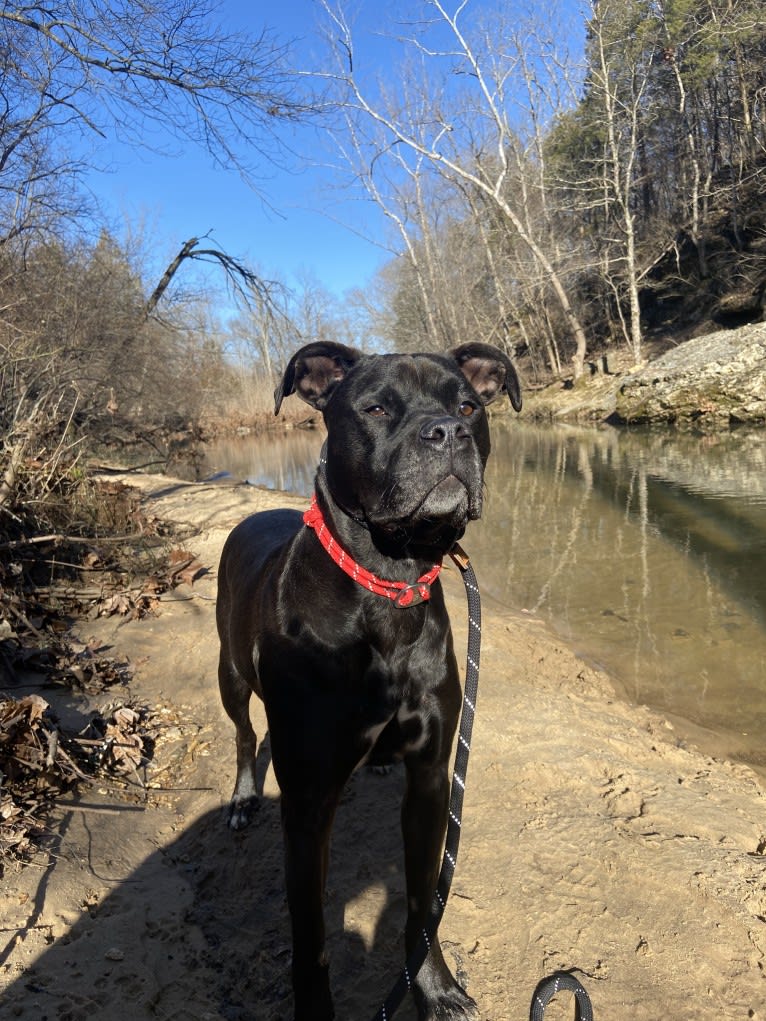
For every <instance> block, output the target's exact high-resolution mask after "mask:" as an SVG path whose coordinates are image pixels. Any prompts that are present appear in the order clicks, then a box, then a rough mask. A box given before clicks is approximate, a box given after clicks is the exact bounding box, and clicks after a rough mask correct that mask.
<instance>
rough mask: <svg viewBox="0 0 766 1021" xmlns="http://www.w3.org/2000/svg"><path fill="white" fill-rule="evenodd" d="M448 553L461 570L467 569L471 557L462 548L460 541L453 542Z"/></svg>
mask: <svg viewBox="0 0 766 1021" xmlns="http://www.w3.org/2000/svg"><path fill="white" fill-rule="evenodd" d="M449 555H450V557H451V558H452V560H454V562H455V563H456V564H457V566H458V567H459V568H460V570H461V571H467V570H468V567H469V565H470V563H471V559H470V557H469V556H468V554H467V553H466V551H465V550H464V549H463V547H462V546H461V545H460V543H458V542H456V543H455V545H454V546H453V547H452V549H451V550H450V551H449Z"/></svg>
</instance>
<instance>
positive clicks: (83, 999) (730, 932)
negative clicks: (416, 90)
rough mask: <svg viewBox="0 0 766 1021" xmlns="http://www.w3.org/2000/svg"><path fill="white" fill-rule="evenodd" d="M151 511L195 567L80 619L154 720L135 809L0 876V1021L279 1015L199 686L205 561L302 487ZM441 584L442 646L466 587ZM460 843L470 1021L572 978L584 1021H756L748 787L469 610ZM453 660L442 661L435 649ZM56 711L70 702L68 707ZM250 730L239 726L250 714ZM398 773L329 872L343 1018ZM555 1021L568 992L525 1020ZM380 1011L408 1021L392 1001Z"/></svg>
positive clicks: (370, 1003) (279, 973)
mask: <svg viewBox="0 0 766 1021" xmlns="http://www.w3.org/2000/svg"><path fill="white" fill-rule="evenodd" d="M144 485H145V486H146V487H147V501H148V506H149V508H150V509H151V512H152V513H154V514H156V515H158V516H161V517H168V518H172V519H173V520H176V521H185V522H188V523H189V524H190V525H193V526H195V528H197V529H199V534H198V536H197V538H195V539H193V540H189V542H188V544H187V545H188V546H190V548H192V549H193V550H194V552H196V553H197V554H198V556H199V558H200V559H201V560H202V562H203V563H205V564H207V565H209V566H210V567H211V568H212V570H211V572H210V573H209V574H208V575H207V576H206V577H204V578H202V579H201V580H200V581H198V582H197V583H196V584H195V585H194V588H193V589H189V588H186V589H184V588H183V587H182V588H181V589H179V590H176V592H175V593H174V598H172V599H168V600H167V601H165V602H163V604H162V609H161V613H160V615H159V616H158V617H156V618H151V619H148V620H144V621H136V622H131V623H129V624H125V625H123V626H120V625H119V624H117V623H115V622H114V621H113V620H106V621H99V622H96V624H95V625H92V626H89V627H87V628H86V629H85V631H84V633H83V635H82V637H88V636H89V635H91V634H94V635H97V637H98V638H99V639H100V640H102V641H104V642H108V643H109V644H110V645H112V646H113V647H114V650H115V651H119V652H120V653H124V654H127V655H128V656H129V657H130V659H131V661H132V663H133V665H134V668H135V677H134V681H133V683H132V695H133V696H134V697H135V698H137V699H138V700H139V701H144V702H147V703H149V704H151V705H152V706H154V707H155V709H156V710H157V711H158V712H160V713H162V712H163V711H165V713H166V717H167V720H168V724H167V727H166V728H165V729H164V732H163V734H162V738H161V740H160V741H159V742H158V746H157V751H156V755H155V760H154V764H153V768H152V770H151V771H150V774H149V775H150V780H151V782H152V783H153V784H155V785H156V787H155V789H153V790H152V791H151V792H150V795H149V799H148V803H142V802H139V803H136V802H135V801H134V802H133V803H131V802H128V801H126V800H125V799H123V798H120V797H119V796H117V795H116V794H115V793H114V792H112V791H109V790H108V789H106V788H104V789H103V790H102V791H99V790H98V789H94V790H92V791H91V792H89V793H88V794H87V795H86V796H85V798H84V799H83V803H82V804H80V805H72V806H71V807H66V808H62V809H61V810H60V811H59V812H58V813H57V815H56V817H55V819H54V823H55V826H56V828H57V831H58V834H59V836H58V839H57V848H56V852H55V855H54V857H53V859H52V861H51V863H50V865H49V866H48V867H46V868H28V869H25V870H24V871H23V872H21V873H20V874H17V875H11V876H7V877H6V879H5V881H4V883H3V886H2V887H0V919H1V920H2V921H1V923H0V929H2V940H1V941H0V962H2V970H0V989H2V999H0V1015H1V1016H2V1017H3V1018H6V1017H7V1018H15V1017H18V1018H25V1019H30V1021H32V1019H34V1021H44V1019H46V1018H48V1019H50V1021H53V1019H57V1021H81V1019H82V1021H84V1019H86V1018H88V1019H93V1018H104V1019H110V1021H122V1019H125V1021H127V1019H131V1021H136V1019H138V1021H141V1019H144V1018H159V1019H163V1021H169V1019H189V1021H203V1019H204V1021H217V1019H227V1021H235V1019H237V1021H238V1019H242V1021H245V1019H250V1021H288V1019H289V1018H290V1017H291V1014H290V1000H289V995H288V993H289V958H290V950H289V934H288V926H287V918H286V909H285V903H284V895H283V885H282V866H281V838H280V831H279V809H278V804H277V797H278V792H277V789H276V786H275V782H274V777H273V773H272V771H271V769H270V767H269V763H268V754H267V751H268V749H267V747H266V749H265V755H264V757H263V761H262V762H261V774H262V776H263V788H264V799H263V805H262V807H261V810H260V813H259V816H258V818H257V821H256V823H255V825H254V826H252V827H251V828H250V830H249V831H247V832H245V833H244V834H241V835H233V834H231V833H229V832H228V831H227V829H226V828H225V826H224V825H223V813H224V806H225V804H226V801H227V800H228V797H229V794H230V791H231V787H232V785H233V775H234V744H233V732H232V728H231V725H230V724H229V722H228V720H227V719H226V718H225V716H224V714H223V710H222V709H221V708H220V706H219V702H218V697H217V690H216V684H215V664H216V656H217V647H216V641H215V628H214V619H213V618H214V613H213V611H214V599H215V566H216V564H217V559H218V554H219V551H220V548H221V545H222V543H223V540H224V538H225V536H226V534H227V532H228V530H229V529H230V527H231V526H232V525H233V524H235V523H236V521H238V520H239V519H240V518H241V517H242V516H244V514H246V513H248V512H249V511H251V510H255V509H258V508H262V507H266V506H274V505H277V504H285V503H290V504H292V505H293V506H299V507H302V506H303V501H296V500H292V499H291V498H284V497H281V496H276V495H274V494H267V493H264V492H262V491H259V490H255V489H252V488H249V487H244V486H232V487H226V486H220V487H216V486H189V485H181V486H178V487H176V486H174V485H172V484H169V483H168V480H166V479H147V480H145V482H144ZM461 589H462V586H461V585H460V581H459V579H458V578H457V577H456V576H455V574H454V572H453V575H452V577H451V578H448V579H447V590H448V593H449V595H450V600H451V606H452V618H453V623H454V625H455V633H456V641H457V646H458V649H459V650H460V649H461V648H463V647H464V645H463V643H464V640H465V626H464V616H465V613H464V598H463V595H462V590H461ZM483 634H484V646H483V649H482V680H481V688H480V697H479V706H478V716H477V720H476V725H475V728H474V741H473V751H472V756H471V763H470V768H469V774H468V791H467V796H466V806H465V818H464V827H463V842H462V846H461V854H460V861H459V863H458V869H457V875H456V878H455V882H454V886H453V895H452V897H451V900H450V903H449V905H448V907H447V912H446V916H445V919H444V922H443V924H442V930H441V934H442V941H443V944H444V946H445V948H446V952H447V955H448V956H449V957H451V958H452V959H453V961H454V962H455V964H456V967H457V970H458V971H459V973H460V974H461V975H462V976H463V977H464V979H465V982H466V983H467V986H468V989H469V991H470V992H471V993H472V995H473V996H474V997H475V999H476V1000H477V1001H478V1003H479V1005H480V1016H481V1018H482V1019H483V1021H490V1019H491V1021H525V1019H526V1018H527V1016H528V1011H529V1001H530V997H531V993H532V990H533V988H534V986H535V984H536V983H537V981H538V980H539V979H540V978H541V977H542V976H543V974H546V973H548V972H550V971H552V970H555V969H556V968H578V969H580V970H581V971H582V973H584V981H585V984H586V985H587V986H588V989H589V991H590V993H591V996H592V999H593V1004H594V1010H595V1016H596V1019H597V1021H617V1019H631V1021H659V1019H669V1021H687V1019H688V1021H692V1019H694V1021H705V1019H710V1021H713V1019H716V1021H720V1019H729V1018H731V1019H734V1018H737V1019H747V1018H750V1019H753V1018H754V1019H761V1021H764V1019H766V980H765V979H764V953H765V952H766V855H765V854H764V851H765V850H766V799H765V798H764V792H763V790H762V789H761V787H760V786H759V784H758V782H757V780H756V777H755V776H754V774H753V773H752V772H751V771H750V770H749V769H747V768H746V767H744V766H738V765H732V764H730V763H726V762H719V761H716V760H714V759H711V758H710V757H708V756H705V755H702V754H700V753H699V752H697V751H695V750H694V749H691V748H684V747H683V746H682V743H681V742H679V741H678V740H677V738H676V735H675V732H674V731H673V729H672V728H671V727H670V725H669V724H667V723H666V722H665V721H664V720H663V719H662V718H661V717H659V716H657V715H656V714H653V713H651V712H649V711H648V710H645V709H641V708H635V707H630V706H627V705H624V704H622V703H620V702H619V701H617V700H616V699H615V698H614V695H613V690H612V687H611V685H610V683H609V681H608V679H607V678H606V677H604V676H603V675H601V674H599V673H598V672H596V671H594V670H592V669H590V668H589V667H587V666H586V665H584V664H583V663H582V662H581V661H580V660H578V659H577V658H576V657H575V656H574V655H573V654H572V653H571V652H569V651H568V650H566V649H565V648H562V646H561V645H560V644H558V643H557V642H556V640H555V639H553V638H552V637H551V636H550V635H549V634H548V633H546V631H545V630H544V628H543V626H542V625H541V624H540V623H538V622H536V621H535V620H533V619H530V618H517V617H515V616H511V615H508V614H507V613H505V612H503V611H501V610H498V609H497V608H493V607H491V606H490V607H487V606H485V608H484V628H483ZM461 655H462V654H461V653H459V657H460V656H461ZM64 708H66V710H67V711H69V712H73V713H76V712H77V711H78V709H79V707H78V705H77V704H76V703H75V702H74V701H73V702H72V704H70V705H69V706H67V707H64ZM255 716H256V720H257V729H258V732H259V734H263V732H264V725H263V717H262V714H261V711H260V707H258V708H257V709H256V710H255ZM401 785H402V776H401V774H400V773H399V772H396V771H395V772H394V773H393V774H392V775H391V776H389V777H378V776H374V775H372V774H369V773H367V772H360V773H359V774H357V775H355V777H354V778H353V780H352V782H351V783H350V785H349V789H348V791H347V794H346V796H345V799H344V803H343V805H342V807H341V811H340V813H339V818H338V823H337V826H336V830H335V840H334V847H333V855H334V857H333V863H332V870H331V875H330V881H329V891H328V901H327V911H328V919H329V926H328V928H329V931H330V933H331V938H330V952H331V961H332V982H333V988H334V991H335V997H336V1007H337V1013H338V1018H339V1021H366V1019H367V1018H369V1017H371V1016H372V1014H373V1013H374V1011H375V1009H376V1008H377V1007H378V1005H379V1003H380V1002H381V1000H382V998H383V996H384V995H385V993H386V992H387V990H388V987H389V985H390V983H391V981H392V980H393V977H394V976H395V974H396V971H397V969H398V968H399V966H400V963H401V953H402V951H401V944H400V928H401V924H402V920H403V916H404V910H405V903H404V887H403V876H402V863H401V852H400V839H399V834H398V802H399V798H400V795H401ZM548 1016H549V1017H550V1018H551V1021H557V1019H560V1018H565V1017H566V1018H571V1016H572V1008H571V1001H569V1002H566V1001H564V1000H562V1002H561V1003H560V1004H557V1005H553V1006H552V1007H551V1009H550V1010H549V1015H548ZM397 1017H400V1018H402V1021H413V1019H414V1017H415V1015H414V1012H413V1011H412V1008H411V1007H410V1006H409V1005H407V1006H406V1007H404V1008H402V1010H401V1011H400V1012H399V1014H398V1015H397Z"/></svg>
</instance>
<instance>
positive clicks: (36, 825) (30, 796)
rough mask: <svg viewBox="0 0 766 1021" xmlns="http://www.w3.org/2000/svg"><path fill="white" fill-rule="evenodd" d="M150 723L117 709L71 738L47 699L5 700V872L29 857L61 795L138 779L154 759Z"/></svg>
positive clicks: (1, 733)
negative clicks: (103, 781) (106, 781)
mask: <svg viewBox="0 0 766 1021" xmlns="http://www.w3.org/2000/svg"><path fill="white" fill-rule="evenodd" d="M146 717H147V712H146V711H145V710H142V709H139V708H135V707H133V706H128V705H122V704H120V703H117V704H114V705H112V706H109V707H107V708H104V709H102V710H101V712H99V713H95V714H94V715H93V717H92V719H91V720H90V721H89V723H88V724H87V726H86V728H85V729H84V730H83V731H82V732H81V733H79V734H70V733H66V732H65V731H63V730H62V729H61V728H60V727H59V726H58V725H57V723H56V721H55V720H54V718H53V716H52V714H51V713H50V709H49V706H48V703H47V702H46V701H45V699H44V698H42V697H41V696H40V695H34V694H33V695H27V696H25V697H24V698H22V699H14V698H9V697H4V698H1V699H0V872H1V871H2V867H3V865H4V863H5V862H7V861H8V860H10V859H19V860H23V859H25V858H26V857H28V855H29V854H30V852H31V851H32V850H33V849H34V848H35V846H36V845H37V842H38V840H39V838H40V836H41V834H42V833H43V832H44V826H43V823H44V819H45V816H46V814H47V812H48V811H49V810H50V808H51V807H52V806H53V804H54V803H55V801H56V799H57V798H59V797H60V796H61V794H63V793H65V792H66V791H69V790H72V789H73V788H76V787H78V786H79V785H81V784H82V783H84V782H89V781H91V780H94V779H96V778H98V777H104V776H112V777H115V776H130V775H137V774H138V770H139V768H140V767H141V766H142V765H144V764H145V763H146V760H147V756H150V755H151V745H152V742H151V741H150V740H148V739H147V736H146V733H145V721H146Z"/></svg>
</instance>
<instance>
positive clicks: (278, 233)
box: [88, 0, 390, 295]
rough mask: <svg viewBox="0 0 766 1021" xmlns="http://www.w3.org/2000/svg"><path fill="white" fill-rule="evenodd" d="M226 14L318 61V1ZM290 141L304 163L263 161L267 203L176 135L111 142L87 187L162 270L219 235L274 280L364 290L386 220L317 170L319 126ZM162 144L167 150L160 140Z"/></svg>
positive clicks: (236, 4) (238, 1)
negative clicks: (190, 246) (140, 144)
mask: <svg viewBox="0 0 766 1021" xmlns="http://www.w3.org/2000/svg"><path fill="white" fill-rule="evenodd" d="M368 6H369V5H368ZM375 6H376V5H375V4H373V5H372V10H373V11H374V9H375ZM219 13H220V17H221V19H222V20H224V21H225V22H226V23H227V25H228V27H231V28H236V29H245V30H250V31H251V32H252V33H253V34H254V35H257V34H258V32H259V31H260V29H261V28H262V27H264V26H268V27H269V28H270V29H272V30H273V31H274V32H275V33H276V36H277V38H278V39H281V40H282V41H285V42H287V41H293V40H294V43H295V52H296V54H297V56H298V58H299V59H305V60H306V61H308V60H310V59H311V53H312V51H313V49H314V47H315V45H316V30H315V28H314V25H315V23H316V19H317V16H318V12H317V4H316V2H315V0H283V2H282V3H274V2H269V3H263V2H258V0H256V2H252V0H251V2H247V0H223V3H222V4H221V8H220V12H219ZM289 141H290V144H291V145H293V146H295V147H297V149H298V150H299V151H300V152H303V151H305V153H306V157H305V160H304V161H303V167H302V168H301V167H300V163H301V160H298V161H296V163H297V165H296V166H295V167H294V168H293V169H292V170H291V171H287V170H285V169H277V168H274V167H272V166H269V165H268V164H267V163H266V162H264V163H263V165H262V166H261V170H262V183H260V184H259V187H260V190H261V193H262V197H261V196H259V194H258V193H257V192H256V191H255V190H253V189H252V188H251V187H249V186H248V185H247V184H246V183H245V182H243V181H242V180H241V178H240V176H239V175H238V173H237V171H236V170H235V169H231V170H228V171H227V170H225V169H222V168H220V167H216V166H214V163H213V160H212V158H211V157H210V155H209V154H208V153H206V152H205V151H204V150H202V149H200V148H196V147H194V146H193V145H192V144H190V143H180V142H178V141H177V140H176V139H173V140H172V142H171V143H169V147H170V148H172V149H173V150H174V151H173V153H172V154H170V155H162V154H160V153H155V152H152V151H148V150H140V149H135V148H133V147H129V146H127V145H121V144H120V143H119V142H117V141H115V140H114V139H112V138H110V139H107V141H106V142H104V143H102V144H100V145H99V146H98V147H97V148H96V151H95V160H96V162H97V163H98V164H99V165H100V166H101V165H103V166H106V167H108V169H106V170H102V169H99V170H97V171H95V170H94V171H93V172H92V173H91V174H90V175H89V177H88V187H89V189H90V190H91V192H92V193H93V195H94V196H95V198H96V199H97V200H98V202H99V204H100V206H101V207H102V209H103V210H104V212H105V213H106V214H107V216H108V217H109V220H110V222H111V223H113V224H114V226H115V229H116V230H117V231H118V232H120V231H122V230H123V229H124V224H125V222H130V223H133V224H138V223H144V224H145V225H146V233H147V236H148V237H151V238H152V239H153V241H154V242H155V243H156V251H157V269H159V271H161V269H162V268H164V265H166V264H167V262H168V261H169V260H170V258H171V257H172V255H174V254H175V252H176V250H177V249H178V248H179V247H180V245H181V243H182V242H183V241H185V240H186V239H187V238H189V237H193V236H199V235H202V234H204V233H206V232H207V231H212V236H213V238H214V239H215V241H216V242H217V243H218V245H219V246H220V247H221V248H223V249H224V250H225V251H226V252H227V253H228V254H230V255H232V256H234V257H236V258H240V259H242V260H244V261H245V262H246V263H247V264H248V265H251V266H257V267H258V268H259V269H260V270H261V271H262V272H263V274H264V275H265V276H267V277H268V276H269V275H270V274H275V275H277V276H279V277H280V278H281V279H284V280H286V281H287V282H288V283H294V282H295V279H296V278H297V277H298V276H300V275H302V274H308V275H310V276H311V277H313V278H316V279H318V280H319V281H320V282H321V283H322V284H323V285H324V286H325V287H326V288H327V289H328V290H330V291H333V292H335V293H336V294H338V295H342V294H343V293H344V292H345V291H346V290H347V289H349V288H351V287H357V286H364V285H365V284H366V283H367V282H368V281H369V279H370V278H371V277H372V275H373V274H374V273H375V271H376V269H377V268H378V267H379V266H380V265H381V263H382V262H384V261H385V260H386V259H387V258H390V253H386V252H384V251H382V250H381V248H380V247H379V246H377V245H376V244H375V243H374V242H373V241H371V240H367V238H368V237H369V238H371V237H376V236H377V237H379V238H380V237H383V234H384V228H383V221H382V217H381V215H380V214H379V213H378V211H377V210H376V209H375V207H374V206H372V205H371V204H370V203H369V202H361V201H358V200H353V198H352V196H351V194H350V192H349V189H348V185H347V183H346V182H344V181H342V180H339V179H337V177H336V178H334V179H332V175H331V174H329V172H328V171H327V170H323V169H322V168H321V167H320V166H314V165H313V163H314V161H320V160H322V159H326V156H323V155H322V153H321V152H320V151H319V146H318V145H317V140H316V136H315V134H314V132H313V130H312V129H309V128H302V129H298V130H297V132H296V133H295V134H294V136H293V137H291V138H290V140H289ZM154 144H155V145H161V144H162V139H157V140H156V141H155V143H154Z"/></svg>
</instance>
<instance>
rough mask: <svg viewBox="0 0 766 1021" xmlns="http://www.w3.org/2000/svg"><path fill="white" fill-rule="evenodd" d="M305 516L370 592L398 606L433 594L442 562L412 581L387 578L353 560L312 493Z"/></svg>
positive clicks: (341, 564)
mask: <svg viewBox="0 0 766 1021" xmlns="http://www.w3.org/2000/svg"><path fill="white" fill-rule="evenodd" d="M303 520H304V522H305V523H306V524H307V525H308V527H309V528H313V529H314V531H315V532H316V534H317V538H318V539H319V541H320V542H321V544H322V545H323V546H324V548H325V549H326V550H327V552H328V553H329V554H330V556H331V557H332V559H333V560H334V561H335V563H336V564H337V565H338V567H340V568H342V570H344V571H345V572H346V574H347V575H348V576H349V578H353V580H354V581H356V582H358V583H359V584H360V585H362V586H363V587H364V588H366V589H369V591H370V592H374V593H375V594H376V595H379V596H385V597H386V599H390V600H391V602H392V603H393V604H394V606H402V607H403V606H415V605H416V604H417V603H424V602H425V601H426V600H427V599H430V598H431V585H432V584H433V583H434V582H435V581H436V579H437V578H438V577H439V572H440V571H441V569H442V565H441V562H439V563H438V564H434V566H433V567H432V568H431V570H430V571H426V573H425V574H423V575H421V576H420V577H419V578H418V580H417V581H416V582H414V583H413V584H412V585H410V584H409V583H408V582H406V581H385V580H383V579H382V578H378V576H377V575H375V574H373V573H372V571H368V570H367V569H366V568H364V567H362V566H361V565H360V564H357V562H356V561H355V560H352V559H351V557H350V556H349V554H348V553H346V551H345V550H344V549H343V547H342V546H340V545H339V544H338V543H337V542H336V541H335V539H334V538H333V537H332V535H330V530H329V528H328V527H327V524H326V523H325V519H324V517H323V516H322V512H321V510H320V509H319V506H318V504H317V498H316V496H313V497H312V499H311V506H310V507H309V509H308V510H307V511H306V513H305V514H304V515H303Z"/></svg>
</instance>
